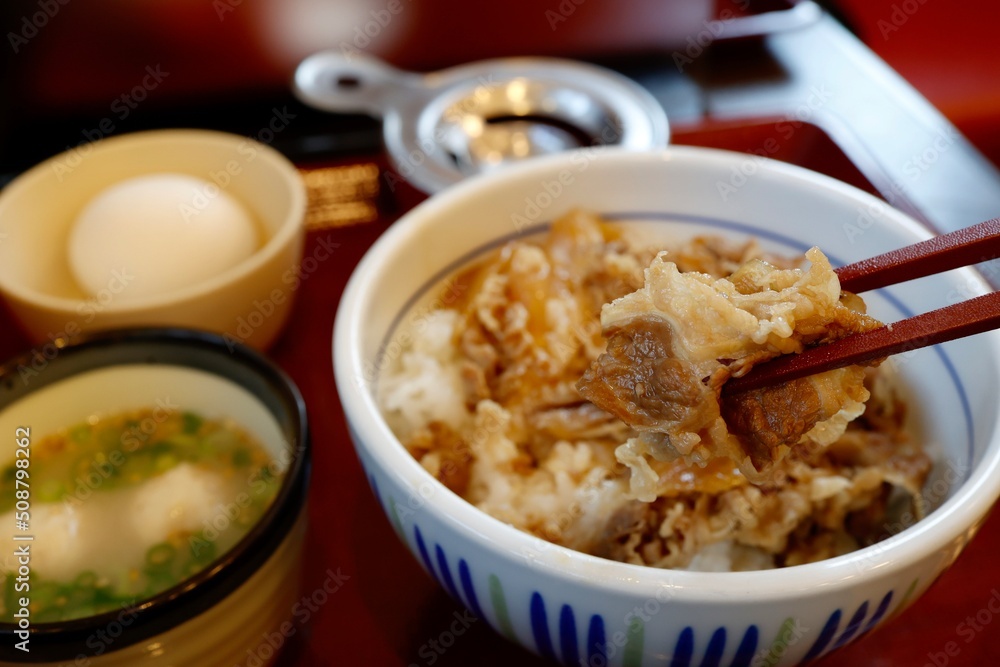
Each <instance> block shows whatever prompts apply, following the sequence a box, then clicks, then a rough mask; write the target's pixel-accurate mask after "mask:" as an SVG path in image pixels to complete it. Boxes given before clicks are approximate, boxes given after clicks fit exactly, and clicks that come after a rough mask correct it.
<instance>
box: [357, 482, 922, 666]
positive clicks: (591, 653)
mask: <svg viewBox="0 0 1000 667" xmlns="http://www.w3.org/2000/svg"><path fill="white" fill-rule="evenodd" d="M366 476H367V478H368V482H369V485H370V486H371V489H372V493H373V494H374V496H375V498H376V500H377V501H378V503H379V505H380V506H381V507H382V510H383V511H384V512H385V513H386V516H388V517H390V520H391V522H392V523H393V526H394V528H396V531H397V534H398V535H399V537H400V539H401V540H402V541H403V542H404V543H405V544H406V545H407V547H409V549H410V551H412V552H413V553H414V554H416V555H418V556H419V560H420V563H421V565H423V567H424V569H425V570H426V571H427V573H428V574H429V575H430V576H431V577H433V578H434V579H435V580H436V581H437V582H438V583H439V584H440V585H441V586H442V587H443V588H444V589H445V590H446V591H448V593H449V595H451V597H452V598H453V599H454V600H456V601H457V602H459V603H460V604H463V605H465V606H466V607H467V608H468V609H469V610H470V611H471V612H472V613H473V614H475V615H476V616H477V617H478V618H480V619H484V620H486V621H487V622H488V623H490V624H491V625H492V626H493V628H494V629H495V630H496V631H497V632H499V633H500V634H502V635H504V636H505V637H507V638H508V639H511V640H513V641H516V635H515V633H514V630H513V626H512V624H511V621H510V606H509V602H508V600H507V596H506V594H505V592H504V587H503V584H502V582H501V581H500V579H499V578H498V577H497V576H496V575H495V574H489V576H488V577H487V578H486V583H485V585H481V586H480V590H483V589H485V591H486V593H487V595H488V599H489V600H490V603H491V606H492V609H493V617H492V618H491V617H490V616H489V615H487V614H485V613H484V612H483V608H482V606H481V604H480V602H479V593H477V590H476V585H475V583H474V577H473V573H472V569H471V568H470V566H469V563H468V561H466V559H464V558H461V557H459V558H458V559H457V570H458V585H456V580H455V576H454V574H453V572H452V569H453V568H452V565H451V563H454V562H455V558H454V557H452V558H449V556H448V555H447V554H446V553H445V550H444V548H443V547H442V546H441V545H440V544H437V543H434V544H433V545H430V546H429V545H428V542H427V541H426V540H425V538H424V534H423V532H422V531H421V530H420V526H419V525H418V524H417V523H416V522H414V523H413V531H412V542H411V540H410V539H409V535H408V534H407V533H406V532H405V531H404V530H403V529H402V522H401V521H400V519H399V513H398V510H397V509H396V508H397V507H398V506H399V503H398V502H397V501H396V500H395V499H394V498H392V497H391V496H388V497H383V496H382V494H381V493H380V492H379V488H378V482H377V481H376V480H375V477H374V475H372V474H370V473H368V472H367V471H366ZM431 546H432V547H433V549H431V548H430V547H431ZM432 553H433V557H432V555H431V554H432ZM917 585H918V581H913V583H912V584H911V585H910V587H909V589H908V590H907V591H906V593H905V594H904V595H903V597H902V599H901V600H900V601H899V604H897V605H896V609H895V612H896V613H898V612H900V611H902V610H903V609H904V608H905V607H906V604H907V602H908V601H909V599H910V597H911V596H912V594H913V592H914V590H915V589H916V587H917ZM894 597H895V591H889V592H887V593H886V594H885V595H884V596H883V597H882V599H881V600H880V601H879V603H878V605H877V606H875V611H874V612H873V613H872V614H871V615H870V616H869V614H868V611H869V609H871V608H872V607H873V606H874V605H873V604H872V602H873V601H871V600H865V601H864V602H862V603H861V604H860V605H859V606H858V608H857V610H855V612H854V614H852V615H851V617H850V620H849V621H848V622H847V623H846V625H844V627H843V629H842V630H841V621H842V619H843V618H844V613H843V611H842V610H841V609H835V610H834V611H833V612H831V614H830V616H829V617H828V618H827V621H826V623H825V624H824V625H823V627H822V629H821V630H820V631H819V633H818V634H817V635H816V638H815V639H814V640H813V643H812V645H811V646H810V648H809V651H808V652H807V653H806V655H805V657H804V658H803V660H802V662H801V663H800V664H806V663H808V662H811V661H813V660H815V659H817V658H820V657H821V656H823V655H824V654H826V653H827V652H829V651H831V650H833V649H837V648H840V647H842V646H844V645H846V644H848V643H849V642H851V641H853V640H855V639H858V638H859V637H862V636H863V635H865V634H867V633H869V632H871V631H872V630H873V629H875V627H876V626H877V625H878V624H879V623H880V622H881V621H883V620H886V618H887V612H888V611H889V607H890V605H891V604H892V601H893V598H894ZM526 607H527V608H526V609H525V610H524V611H525V612H526V613H527V615H528V617H529V619H530V621H531V633H532V639H533V641H534V644H535V648H536V650H537V651H538V654H539V655H541V656H542V657H545V658H548V659H549V660H552V661H556V662H560V663H562V664H564V665H568V666H573V667H578V666H579V665H585V666H586V667H606V666H607V665H610V664H612V659H613V658H614V657H615V654H616V653H617V652H618V651H619V650H621V652H622V659H621V665H622V667H642V666H643V665H644V664H645V663H644V657H645V653H644V652H643V649H644V639H645V624H644V622H643V621H642V620H641V619H640V618H639V617H637V616H633V617H632V620H631V621H630V622H629V623H628V627H627V630H626V631H624V632H622V631H618V633H617V634H616V636H615V641H614V643H611V642H608V640H607V631H606V624H605V621H604V618H603V617H602V616H601V615H600V614H591V615H590V616H589V618H587V620H586V632H585V633H581V632H579V630H578V622H577V615H578V614H577V612H576V611H574V609H573V607H572V606H571V605H569V604H566V603H563V604H562V605H550V604H547V603H546V601H545V598H544V596H542V594H541V593H540V592H538V591H533V592H532V593H531V596H530V599H529V600H528V602H527V605H526ZM556 608H558V614H557V615H555V614H554V616H553V617H554V618H555V624H554V625H553V623H552V620H551V619H550V615H549V614H550V612H549V610H550V609H552V610H554V609H556ZM584 617H585V618H586V614H584ZM797 625H798V624H797V621H796V619H794V618H788V619H785V621H784V622H783V623H782V625H781V627H780V629H779V630H778V632H777V633H776V634H775V638H774V640H773V641H772V642H771V643H770V644H769V645H767V646H765V647H761V648H760V649H758V644H759V643H760V630H759V628H758V627H757V626H756V625H751V626H749V627H747V628H746V629H744V630H743V631H742V632H738V631H731V630H730V629H727V628H724V627H719V628H716V629H715V630H714V632H712V633H711V636H710V638H709V640H708V644H707V645H706V647H705V649H704V654H703V655H702V656H701V661H700V662H698V663H695V662H694V660H695V658H696V657H697V656H696V647H695V640H696V637H695V631H694V628H692V627H690V626H686V627H684V628H683V629H681V631H680V632H679V634H678V637H677V641H676V643H675V645H674V651H673V655H672V656H671V657H670V658H669V664H670V665H671V667H693V666H694V665H695V664H698V665H699V666H700V667H722V664H723V662H722V659H723V656H724V654H725V652H726V646H727V644H728V640H729V638H730V637H732V638H733V641H734V642H735V641H737V638H738V644H737V646H736V649H735V653H733V657H732V659H731V660H730V661H729V663H728V665H729V667H750V666H751V665H753V666H754V667H758V666H759V667H774V666H775V665H777V664H779V663H780V661H781V658H782V656H783V655H784V654H785V652H786V650H787V649H788V648H789V647H790V646H791V645H792V644H793V643H795V642H797V641H800V638H798V637H796V636H795V635H796V632H797V629H796V628H797ZM553 630H555V634H556V638H557V640H558V651H557V650H556V645H557V643H556V640H555V639H554V638H553ZM808 631H809V630H808V629H805V628H803V629H802V630H801V632H808ZM838 631H839V632H840V633H839V635H838ZM622 635H624V640H623V641H620V640H619V639H620V637H621V636H622ZM581 636H583V637H585V642H584V643H583V644H582V645H581V643H580V637H581ZM803 638H804V637H803ZM609 649H611V650H610V652H609ZM658 658H660V660H658V662H662V661H663V659H664V656H658Z"/></svg>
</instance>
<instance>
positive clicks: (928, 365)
mask: <svg viewBox="0 0 1000 667" xmlns="http://www.w3.org/2000/svg"><path fill="white" fill-rule="evenodd" d="M574 207H582V208H586V209H591V210H594V211H598V212H601V213H603V214H606V215H609V216H612V217H614V218H615V219H618V220H622V221H623V223H625V222H627V224H638V225H643V226H644V227H645V228H646V229H647V230H648V231H649V233H651V234H655V235H662V237H664V238H674V239H676V238H682V237H686V236H690V235H693V234H705V233H717V234H722V235H725V236H729V237H734V238H744V239H745V238H747V237H749V236H754V237H757V238H758V239H760V240H761V242H762V244H763V245H764V246H765V247H766V248H768V249H770V250H776V251H779V252H783V253H785V254H789V253H792V254H794V253H799V252H801V251H803V250H805V249H806V248H808V247H810V246H813V245H818V246H820V247H821V248H822V249H823V250H824V251H825V252H827V254H828V255H829V256H830V257H831V259H832V261H833V262H834V263H835V264H840V263H847V262H850V261H854V260H858V259H862V258H865V257H869V256H872V255H875V254H878V253H881V252H884V251H887V250H890V249H893V248H896V247H899V246H902V245H906V244H908V243H912V242H915V241H917V240H920V239H923V238H926V237H928V236H929V232H928V231H927V230H926V229H925V228H923V227H922V226H921V225H919V224H918V223H916V222H914V221H913V220H912V219H910V218H908V217H907V216H905V215H903V214H902V213H900V212H898V211H896V210H894V209H891V208H890V207H889V206H888V205H886V204H884V203H883V202H881V201H879V200H877V199H875V198H873V197H871V196H870V195H867V194H865V193H862V192H860V191H858V190H856V189H854V188H852V187H850V186H847V185H845V184H843V183H840V182H837V181H834V180H832V179H829V178H826V177H824V176H821V175H818V174H815V173H812V172H809V171H806V170H803V169H800V168H796V167H792V166H789V165H785V164H781V163H777V162H773V161H767V160H763V159H761V158H757V157H753V156H746V155H741V154H734V153H727V152H721V151H710V150H704V149H691V148H672V149H669V150H666V151H663V152H658V153H653V154H628V153H623V152H619V151H589V152H580V153H572V154H566V155H558V156H552V157H550V158H544V159H539V160H537V161H533V162H531V163H528V164H525V165H520V166H517V167H512V168H510V169H506V170H503V171H502V172H499V173H496V174H492V175H489V176H486V177H480V178H476V179H473V180H470V181H468V182H466V183H463V184H460V185H458V186H456V187H455V188H453V189H449V190H447V191H446V192H444V193H442V194H440V195H437V196H435V197H434V198H432V199H431V200H429V201H428V202H426V203H424V204H422V205H421V206H419V207H417V208H416V209H414V210H413V211H411V212H410V213H409V214H407V215H406V216H404V218H403V219H401V220H400V221H399V222H397V223H396V224H395V225H394V226H393V228H391V229H390V230H389V231H388V232H386V234H384V235H383V237H382V238H381V239H379V241H378V242H377V243H376V244H375V245H374V246H373V247H372V248H371V250H370V251H369V253H368V254H367V255H366V256H365V258H364V259H363V260H362V262H361V263H360V264H359V265H358V267H357V269H356V271H355V274H354V276H353V277H352V279H351V282H350V283H349V285H348V287H347V290H346V292H345V294H344V297H343V299H342V300H341V305H340V310H339V312H338V316H337V323H336V327H335V334H334V343H333V347H334V370H335V375H336V379H337V386H338V390H339V393H340V398H341V401H342V403H343V406H344V410H345V412H346V415H347V419H348V424H349V426H350V429H351V432H352V434H353V438H354V441H355V445H356V448H357V451H358V453H359V455H360V458H361V461H362V464H363V465H364V468H365V470H366V472H367V474H368V475H369V479H370V481H371V484H372V487H373V489H374V491H375V493H376V495H377V496H378V498H379V500H380V502H381V503H382V505H383V507H384V508H385V510H386V513H387V514H388V516H389V517H390V520H391V521H392V523H393V525H394V526H395V527H396V529H397V531H398V532H399V534H400V537H401V538H402V539H403V540H404V542H405V543H406V544H407V545H408V546H409V548H410V549H411V551H412V552H413V553H414V555H415V556H416V557H417V558H418V560H419V561H420V562H421V563H422V564H423V566H424V567H425V568H426V569H427V570H428V571H429V572H430V574H431V575H432V576H434V577H435V578H437V579H438V580H439V581H440V582H441V583H442V584H443V585H444V586H445V588H446V589H448V590H449V592H450V593H451V594H452V595H453V596H454V597H456V598H457V599H458V600H460V601H461V602H462V603H464V604H466V605H467V606H468V607H470V608H471V609H472V610H473V611H474V612H475V613H476V614H478V615H479V616H480V617H481V618H484V619H486V620H487V621H488V622H489V624H490V625H492V626H493V627H494V628H496V629H497V630H498V631H499V632H501V633H502V634H504V635H506V636H507V637H509V638H510V639H512V640H513V641H517V642H520V643H521V644H523V645H524V646H526V647H527V648H528V649H530V650H532V651H535V652H537V653H539V654H541V655H544V656H548V657H551V658H554V659H557V660H560V661H562V662H563V663H565V664H579V663H581V662H582V664H588V665H590V664H593V665H604V664H610V665H629V666H632V665H640V664H641V665H653V664H669V663H670V660H671V659H674V658H676V659H678V660H680V661H681V664H688V662H687V661H688V660H691V661H693V662H692V664H699V663H702V664H720V665H749V664H751V663H753V664H768V665H793V664H798V663H799V662H800V661H802V660H810V659H813V658H815V657H818V656H821V655H824V654H826V653H827V652H829V651H830V650H833V649H834V648H835V647H838V646H841V645H844V644H846V643H847V642H849V641H852V640H854V639H856V638H857V637H859V636H861V635H863V634H864V633H865V632H867V631H869V630H871V629H872V628H873V627H875V626H876V625H878V624H879V623H882V622H884V621H885V620H886V619H888V618H890V617H891V616H893V615H895V614H896V613H898V612H899V611H900V610H902V609H903V608H905V607H906V606H907V605H909V604H910V603H912V602H913V601H914V600H915V599H917V597H919V596H920V594H921V593H923V591H924V590H926V588H927V587H928V586H929V585H930V584H931V583H932V582H933V581H934V579H935V578H936V577H937V576H938V575H939V574H940V573H941V572H942V571H943V570H944V569H945V568H946V567H948V566H949V565H950V564H951V563H952V562H953V561H954V559H955V558H956V557H957V556H958V554H959V553H960V551H961V550H962V548H963V547H964V546H965V544H966V543H967V542H968V540H969V539H970V538H971V537H972V536H973V535H974V533H975V531H976V528H977V527H978V525H979V524H980V522H981V521H982V519H983V517H984V516H985V514H986V512H987V511H988V509H989V508H990V507H991V506H992V504H993V503H994V501H995V500H996V498H997V496H998V493H1000V471H998V467H1000V416H998V413H997V410H996V398H995V397H996V396H997V395H998V385H1000V334H996V333H990V334H984V335H981V336H977V337H973V338H967V339H964V340H961V341H955V342H952V343H949V344H946V345H943V346H939V347H938V348H935V349H925V350H921V351H917V352H913V353H908V354H906V355H903V356H901V357H898V358H897V359H895V360H894V365H895V367H896V371H897V372H898V373H899V375H900V376H901V377H902V381H903V382H905V383H906V385H907V387H908V389H909V391H910V393H911V397H910V399H911V401H912V402H913V404H914V406H915V409H914V410H913V412H914V413H915V414H916V415H917V417H918V419H917V423H916V424H915V428H916V430H917V431H918V432H919V433H920V435H921V437H922V438H924V440H925V442H926V443H927V444H928V447H929V449H930V451H931V452H932V455H933V456H934V457H935V459H936V463H935V472H934V474H933V475H932V477H931V480H930V481H929V482H928V485H927V488H926V490H925V497H926V498H927V499H928V500H929V501H930V502H931V505H932V506H933V507H934V508H935V509H934V510H933V512H932V513H931V514H930V515H929V516H928V517H927V518H925V519H924V520H922V521H920V522H918V523H917V524H916V525H914V526H911V527H908V528H906V529H905V530H901V532H899V533H898V534H895V535H894V536H892V537H891V538H889V539H887V540H886V541H884V542H882V543H879V544H877V545H875V546H872V547H869V548H865V549H861V550H859V551H857V552H855V553H852V554H849V555H846V556H842V557H838V558H833V559H830V560H827V561H823V562H819V563H815V564H809V565H802V566H796V567H790V568H785V569H782V570H776V571H760V572H743V573H721V574H720V573H696V572H684V571H665V570H656V569H652V568H644V567H638V566H633V565H627V564H622V563H615V562H611V561H606V560H602V559H599V558H594V557H591V556H587V555H584V554H580V553H577V552H573V551H570V550H567V549H564V548H561V547H557V546H553V545H550V544H548V543H546V542H543V541H541V540H539V539H537V538H534V537H533V536H530V535H527V534H525V533H522V532H519V531H518V530H515V529H514V528H512V527H510V526H507V525H505V524H503V523H501V522H499V521H497V520H494V519H493V518H491V517H489V516H486V515H485V514H483V513H482V512H480V511H479V510H477V509H475V508H474V507H473V506H471V505H470V504H468V503H466V502H465V501H464V500H462V499H461V498H459V497H458V496H456V495H455V494H453V493H452V492H451V491H449V490H448V489H446V488H445V487H444V486H443V485H441V484H439V483H438V482H437V481H436V480H435V479H433V478H432V477H431V476H430V475H429V474H428V473H427V472H426V471H425V470H424V469H423V468H421V467H420V465H418V464H417V462H416V461H415V460H413V459H412V457H410V456H409V454H408V453H407V452H406V450H405V449H404V448H403V446H402V445H401V444H400V443H399V441H398V440H397V439H396V437H395V436H394V435H393V434H392V432H391V431H390V429H389V428H388V426H387V425H386V423H385V421H384V420H383V419H382V417H381V415H380V413H379V409H378V406H377V404H376V401H375V398H374V391H373V388H374V383H375V381H376V380H377V375H378V370H379V369H380V368H381V367H383V366H384V365H385V364H386V363H387V360H386V354H388V355H389V356H390V357H391V356H392V355H394V354H398V349H399V345H398V343H399V340H398V339H397V337H396V336H397V335H398V334H399V332H400V331H402V330H404V329H405V326H406V324H407V321H408V315H407V313H410V317H412V316H413V311H414V306H415V305H416V304H419V303H420V302H421V300H425V301H426V300H427V299H428V295H430V294H432V293H433V288H434V286H435V285H437V284H439V283H440V281H441V280H442V279H443V278H444V277H446V276H447V275H449V274H450V273H451V272H453V271H454V270H455V269H456V268H458V267H460V266H461V265H463V264H465V263H466V262H468V261H469V260H470V259H472V258H474V257H477V256H479V255H480V254H482V253H483V252H484V251H486V250H488V249H490V248H495V247H497V245H499V244H500V243H502V242H503V241H504V240H507V239H509V238H512V237H513V236H515V235H517V234H518V233H523V232H532V231H536V230H540V229H543V228H544V224H545V223H546V221H549V220H552V219H553V218H555V217H557V216H558V215H560V214H562V213H564V212H566V211H567V210H569V209H571V208H574ZM986 290H987V288H986V285H985V283H984V282H983V281H982V279H981V277H980V276H979V275H978V274H976V273H975V272H973V271H972V270H968V269H964V270H960V271H955V272H950V273H947V274H942V275H938V276H934V277H930V278H927V279H923V280H921V281H917V282H914V283H910V284H904V285H898V286H895V287H892V288H890V289H887V290H882V291H880V292H877V293H874V294H868V295H866V300H867V301H868V302H869V305H870V310H871V312H873V314H875V315H876V316H878V317H881V318H883V319H884V320H887V321H893V320H896V319H900V318H902V317H906V316H908V315H910V314H913V313H916V312H922V311H925V310H930V309H933V308H936V307H941V306H943V305H946V304H947V303H949V302H953V301H955V300H960V299H965V298H968V297H969V296H972V295H975V294H979V293H983V292H985V291H986ZM754 660H756V661H757V662H753V661H754ZM703 661H704V662H703Z"/></svg>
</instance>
